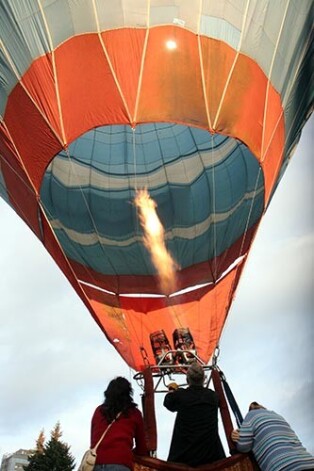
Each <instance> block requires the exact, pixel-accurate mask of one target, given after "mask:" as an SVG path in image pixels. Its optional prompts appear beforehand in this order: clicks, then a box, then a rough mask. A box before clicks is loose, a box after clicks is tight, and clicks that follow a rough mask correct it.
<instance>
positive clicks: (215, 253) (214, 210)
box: [210, 135, 217, 283]
mask: <svg viewBox="0 0 314 471" xmlns="http://www.w3.org/2000/svg"><path fill="white" fill-rule="evenodd" d="M213 145H214V136H213V135H211V152H210V155H211V161H212V185H213V191H212V196H213V205H212V208H213V216H214V217H213V225H214V227H213V230H214V274H213V275H214V276H213V280H214V283H216V281H217V247H216V245H217V228H216V224H217V222H216V197H215V184H216V181H215V163H214V148H213Z"/></svg>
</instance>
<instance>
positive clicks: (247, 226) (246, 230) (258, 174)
mask: <svg viewBox="0 0 314 471" xmlns="http://www.w3.org/2000/svg"><path fill="white" fill-rule="evenodd" d="M260 174H261V166H260V165H259V167H258V172H257V176H256V181H255V186H254V194H253V198H252V201H251V204H250V210H249V214H248V217H247V221H246V225H245V229H244V233H243V237H242V242H241V247H240V250H239V257H240V256H241V253H242V250H243V246H244V242H245V239H246V234H247V232H248V229H249V223H250V219H251V214H252V211H253V205H254V201H255V198H256V195H257V185H258V182H259V177H260Z"/></svg>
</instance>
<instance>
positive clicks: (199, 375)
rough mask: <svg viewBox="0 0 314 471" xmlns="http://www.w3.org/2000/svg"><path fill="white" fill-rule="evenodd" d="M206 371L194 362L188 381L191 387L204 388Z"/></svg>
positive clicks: (187, 376) (187, 377)
mask: <svg viewBox="0 0 314 471" xmlns="http://www.w3.org/2000/svg"><path fill="white" fill-rule="evenodd" d="M204 378H205V375H204V370H203V368H202V366H201V365H200V364H199V363H198V362H197V361H196V360H194V361H193V362H192V363H191V366H190V367H189V369H188V371H187V374H186V379H187V382H188V385H189V386H202V385H203V383H204Z"/></svg>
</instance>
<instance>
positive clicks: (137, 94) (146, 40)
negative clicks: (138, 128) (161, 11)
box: [132, 0, 150, 126]
mask: <svg viewBox="0 0 314 471" xmlns="http://www.w3.org/2000/svg"><path fill="white" fill-rule="evenodd" d="M149 15H150V0H148V2H147V22H146V23H147V25H146V33H145V39H144V46H143V52H142V58H141V68H140V75H139V79H138V84H137V91H136V100H135V107H134V116H133V121H132V123H133V126H134V124H136V119H137V111H138V104H139V100H140V94H141V87H142V80H143V72H144V62H145V57H146V50H147V43H148V36H149V27H150V21H149Z"/></svg>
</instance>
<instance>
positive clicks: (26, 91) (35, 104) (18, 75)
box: [0, 40, 63, 145]
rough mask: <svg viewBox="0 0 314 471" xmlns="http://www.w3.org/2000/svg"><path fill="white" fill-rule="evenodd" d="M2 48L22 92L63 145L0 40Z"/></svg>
mask: <svg viewBox="0 0 314 471" xmlns="http://www.w3.org/2000/svg"><path fill="white" fill-rule="evenodd" d="M1 48H2V50H3V52H4V55H5V57H6V58H7V60H8V62H9V64H10V66H11V69H12V71H13V73H14V75H15V76H16V78H17V79H18V82H19V84H20V86H21V87H22V88H23V90H24V92H25V93H26V95H27V96H28V98H29V99H30V100H31V102H32V103H33V105H34V106H35V108H36V109H37V111H38V113H39V114H40V116H41V117H42V118H43V120H44V121H45V123H46V124H47V125H48V127H49V129H51V131H52V133H53V134H54V135H55V137H56V139H57V140H58V142H60V144H61V145H63V143H62V138H61V137H60V136H59V134H58V132H57V131H56V130H55V129H54V127H53V126H52V124H51V123H50V121H49V120H48V118H47V116H46V115H45V114H44V113H43V112H42V110H41V109H40V107H39V106H38V104H37V103H36V101H35V100H34V98H33V97H32V95H31V94H30V92H29V91H28V89H27V87H26V86H25V84H24V83H23V79H22V77H21V76H20V74H19V73H18V71H17V69H16V67H15V65H14V62H13V60H12V59H11V56H10V54H9V52H8V50H7V49H6V47H5V46H4V44H3V42H2V41H1V40H0V49H1Z"/></svg>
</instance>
